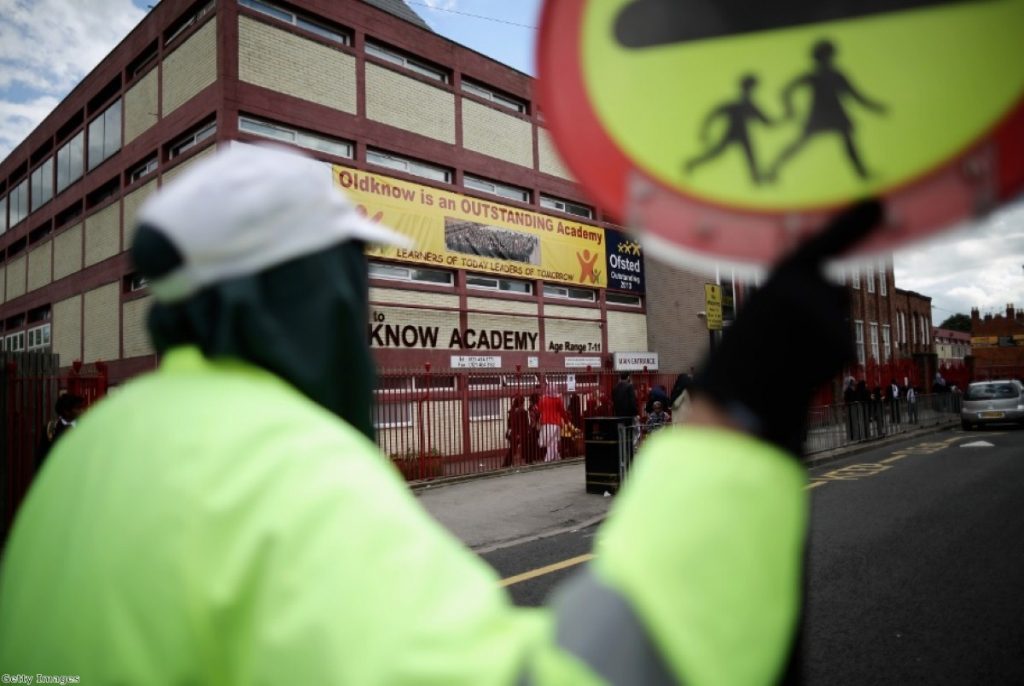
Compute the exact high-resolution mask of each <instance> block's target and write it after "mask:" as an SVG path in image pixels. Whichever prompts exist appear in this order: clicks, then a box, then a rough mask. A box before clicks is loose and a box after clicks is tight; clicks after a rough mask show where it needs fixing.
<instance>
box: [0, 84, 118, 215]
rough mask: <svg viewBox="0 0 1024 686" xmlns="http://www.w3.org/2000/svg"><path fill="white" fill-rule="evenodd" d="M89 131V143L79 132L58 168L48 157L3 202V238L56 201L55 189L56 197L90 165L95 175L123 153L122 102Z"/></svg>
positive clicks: (66, 146) (61, 156) (0, 205)
mask: <svg viewBox="0 0 1024 686" xmlns="http://www.w3.org/2000/svg"><path fill="white" fill-rule="evenodd" d="M87 130H88V139H86V131H79V132H78V134H76V135H75V137H74V138H72V139H71V140H70V141H68V142H67V143H65V144H64V145H63V146H61V148H60V149H59V150H57V155H56V165H54V157H53V156H50V157H47V158H46V159H45V160H44V161H43V162H42V163H41V164H40V165H39V166H38V167H36V168H35V169H34V170H33V171H32V173H31V174H30V175H29V178H26V179H24V180H23V181H22V182H21V183H19V184H18V185H17V186H15V187H14V188H13V189H12V190H11V192H10V194H9V195H8V196H7V198H3V199H0V234H2V233H4V232H6V231H7V229H8V228H13V227H14V226H17V225H18V224H19V223H21V221H22V220H23V219H25V218H26V217H27V216H28V215H29V214H30V213H31V212H35V211H36V210H38V209H39V208H40V207H42V206H43V205H45V204H46V203H48V202H50V200H52V199H53V198H54V197H55V193H54V187H55V185H56V194H60V193H61V192H63V191H64V190H65V189H66V188H68V186H70V185H71V184H72V183H74V182H75V181H77V180H78V179H80V178H82V174H83V172H84V169H83V167H84V165H85V163H86V162H88V169H89V171H92V170H93V169H95V168H96V167H97V166H99V165H100V163H101V162H103V161H104V160H106V159H108V158H109V157H110V156H111V155H113V154H114V153H116V152H117V151H118V150H120V149H121V100H120V99H118V100H116V101H115V102H114V103H113V104H111V105H110V106H109V107H107V109H105V110H104V111H103V112H101V113H100V114H99V115H97V116H96V118H95V119H93V120H92V121H91V122H89V126H88V128H87ZM86 142H88V155H87V156H86V154H85V153H86V149H85V146H86ZM30 202H31V205H30ZM5 210H6V211H5Z"/></svg>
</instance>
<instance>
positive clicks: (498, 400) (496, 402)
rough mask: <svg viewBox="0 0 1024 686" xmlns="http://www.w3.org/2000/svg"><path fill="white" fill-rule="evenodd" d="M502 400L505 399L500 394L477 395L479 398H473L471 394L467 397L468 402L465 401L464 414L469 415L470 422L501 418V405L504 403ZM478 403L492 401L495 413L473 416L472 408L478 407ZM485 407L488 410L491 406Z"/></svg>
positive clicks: (503, 412)
mask: <svg viewBox="0 0 1024 686" xmlns="http://www.w3.org/2000/svg"><path fill="white" fill-rule="evenodd" d="M503 400H505V398H503V397H501V396H497V397H495V396H483V397H479V398H474V397H472V396H471V397H470V398H469V402H468V403H467V407H466V414H467V416H468V417H469V421H471V422H493V421H495V420H500V419H502V418H503V417H504V416H505V409H504V407H503V405H504V403H502V401H503ZM480 403H485V404H491V403H493V407H496V408H497V412H496V413H495V414H481V415H479V416H473V411H474V409H475V408H477V407H479V405H480ZM487 409H488V410H490V409H491V408H490V407H488V408H487Z"/></svg>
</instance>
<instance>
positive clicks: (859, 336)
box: [853, 321, 865, 366]
mask: <svg viewBox="0 0 1024 686" xmlns="http://www.w3.org/2000/svg"><path fill="white" fill-rule="evenodd" d="M853 334H854V340H855V341H856V343H857V364H859V365H861V366H864V362H865V359H864V322H862V321H855V322H854V323H853Z"/></svg>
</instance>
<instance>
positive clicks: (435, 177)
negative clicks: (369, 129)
mask: <svg viewBox="0 0 1024 686" xmlns="http://www.w3.org/2000/svg"><path fill="white" fill-rule="evenodd" d="M371 155H372V156H374V158H373V159H371ZM366 162H367V164H372V165H374V166H375V167H381V168H383V169H391V170H393V171H399V172H403V173H405V174H409V175H411V176H419V177H420V178H424V179H429V180H430V181H437V182H439V183H451V182H452V176H453V175H452V170H451V169H448V168H447V167H442V166H440V165H435V164H429V163H427V162H421V161H419V160H416V159H413V158H411V157H405V156H403V155H396V154H395V153H393V152H385V151H384V150H379V149H377V148H369V147H368V148H367V149H366ZM388 162H394V163H395V164H388Z"/></svg>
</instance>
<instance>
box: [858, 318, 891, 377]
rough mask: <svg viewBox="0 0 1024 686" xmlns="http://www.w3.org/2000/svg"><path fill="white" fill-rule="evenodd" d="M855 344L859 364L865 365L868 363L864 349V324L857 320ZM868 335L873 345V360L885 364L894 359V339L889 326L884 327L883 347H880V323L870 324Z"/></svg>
mask: <svg viewBox="0 0 1024 686" xmlns="http://www.w3.org/2000/svg"><path fill="white" fill-rule="evenodd" d="M853 330H854V336H855V342H856V344H857V364H859V365H862V366H863V365H864V364H865V363H866V362H867V359H866V351H865V347H864V322H863V321H861V320H859V319H858V320H856V321H854V322H853ZM868 334H869V336H870V343H871V359H872V360H877V361H880V362H881V363H882V364H885V363H886V362H888V361H889V359H890V358H891V357H892V337H891V334H890V330H889V325H888V324H883V325H882V347H881V349H879V345H878V322H870V323H869V324H868Z"/></svg>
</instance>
